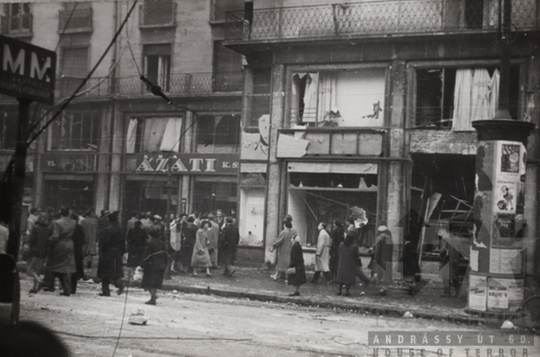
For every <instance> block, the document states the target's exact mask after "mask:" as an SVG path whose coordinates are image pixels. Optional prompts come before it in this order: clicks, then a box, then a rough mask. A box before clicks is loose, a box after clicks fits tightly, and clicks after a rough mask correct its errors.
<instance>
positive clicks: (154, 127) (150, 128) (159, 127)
mask: <svg viewBox="0 0 540 357" xmlns="http://www.w3.org/2000/svg"><path fill="white" fill-rule="evenodd" d="M168 121H169V119H168V118H155V119H146V120H145V121H144V141H143V152H158V151H160V148H161V141H162V139H163V133H164V132H165V127H166V126H167V122H168Z"/></svg>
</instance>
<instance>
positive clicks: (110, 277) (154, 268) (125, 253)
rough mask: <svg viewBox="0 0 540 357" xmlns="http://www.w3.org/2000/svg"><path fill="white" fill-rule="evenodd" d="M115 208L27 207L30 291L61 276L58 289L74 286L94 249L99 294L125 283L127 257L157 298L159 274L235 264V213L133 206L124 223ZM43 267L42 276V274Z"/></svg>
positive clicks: (227, 270)
mask: <svg viewBox="0 0 540 357" xmlns="http://www.w3.org/2000/svg"><path fill="white" fill-rule="evenodd" d="M118 219H119V217H118V212H108V211H106V210H102V211H101V216H100V217H97V216H96V214H95V213H94V212H93V211H91V210H90V211H88V212H86V213H85V214H84V215H83V216H82V217H79V216H78V215H77V214H76V213H74V212H72V211H70V210H69V209H68V208H66V207H62V208H61V209H60V210H58V211H54V210H53V209H47V211H45V212H43V211H41V210H40V209H39V208H32V209H31V210H30V215H29V217H28V220H27V230H26V232H25V234H24V235H23V248H22V255H23V259H26V260H27V272H28V275H29V276H31V277H32V278H33V281H34V284H33V287H32V289H31V290H30V293H33V294H35V293H38V292H39V291H40V290H42V289H43V290H45V291H54V290H55V280H56V278H58V279H59V281H60V284H61V287H62V292H61V295H64V296H70V295H71V294H74V293H76V291H77V281H78V280H80V279H85V276H84V268H85V266H86V268H91V267H92V264H93V262H94V260H95V258H96V256H97V277H98V278H99V279H101V293H100V294H99V295H100V296H104V297H107V296H110V295H111V291H110V285H111V284H113V285H114V286H115V287H116V288H117V293H118V295H120V294H122V293H123V291H124V281H123V278H124V264H125V265H127V266H128V267H131V268H137V267H141V268H142V269H143V272H144V273H143V277H142V282H141V286H142V287H143V288H144V289H146V290H147V291H148V292H149V293H150V300H149V301H147V302H146V303H147V304H151V305H155V304H156V300H157V290H158V289H161V286H162V283H163V279H164V278H166V277H170V275H171V274H173V273H181V272H185V273H192V274H193V275H197V274H198V272H199V271H200V270H204V271H205V273H206V276H207V277H212V273H211V271H210V269H217V268H218V266H219V265H222V266H223V268H224V269H223V275H225V276H227V277H231V276H232V275H233V274H234V273H235V270H234V269H232V264H233V262H234V259H235V252H236V245H237V244H238V242H239V239H240V235H239V232H238V228H237V226H236V224H235V221H234V219H233V218H232V217H225V216H224V215H223V213H222V211H221V210H218V211H217V212H216V216H214V215H213V214H212V213H210V214H208V215H206V216H204V217H199V215H198V214H196V213H193V214H191V215H189V216H188V215H187V214H180V215H174V214H171V215H170V217H169V219H168V222H165V221H164V220H163V219H162V217H161V216H159V215H157V214H156V215H154V214H152V212H143V213H137V212H134V213H133V214H132V216H131V218H130V219H129V220H128V221H127V223H126V228H125V229H123V228H122V227H121V225H120V222H119V221H118ZM42 275H43V279H41V278H40V277H41V276H42Z"/></svg>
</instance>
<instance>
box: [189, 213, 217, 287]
mask: <svg viewBox="0 0 540 357" xmlns="http://www.w3.org/2000/svg"><path fill="white" fill-rule="evenodd" d="M210 230H212V225H211V224H210V222H209V221H203V222H202V223H201V228H199V230H198V231H197V236H196V238H195V245H194V246H193V255H192V256H191V266H192V267H193V275H194V276H197V270H198V269H199V268H206V276H207V277H209V278H210V277H212V274H210V267H211V266H212V261H211V260H210V253H209V252H208V246H209V245H210V239H209V236H210Z"/></svg>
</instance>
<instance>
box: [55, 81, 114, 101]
mask: <svg viewBox="0 0 540 357" xmlns="http://www.w3.org/2000/svg"><path fill="white" fill-rule="evenodd" d="M82 81H83V78H74V77H66V76H63V77H61V78H57V79H56V93H55V94H56V97H57V99H59V98H66V97H69V96H71V95H72V94H73V92H74V91H75V90H76V89H77V87H78V86H79V84H81V82H82ZM109 87H110V78H109V77H94V78H90V79H89V80H88V81H87V82H86V83H85V84H84V86H83V87H82V88H81V89H80V90H79V95H78V96H77V98H95V97H105V96H108V95H109V94H110V92H109Z"/></svg>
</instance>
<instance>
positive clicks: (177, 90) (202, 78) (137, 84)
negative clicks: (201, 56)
mask: <svg viewBox="0 0 540 357" xmlns="http://www.w3.org/2000/svg"><path fill="white" fill-rule="evenodd" d="M167 84H168V86H167V88H162V89H163V91H164V92H166V93H171V94H175V95H199V94H211V93H216V92H237V91H241V90H242V87H243V75H242V72H227V73H219V72H218V73H193V74H187V73H176V74H171V76H170V78H169V81H168V83H167ZM116 90H117V92H118V93H119V94H120V95H144V94H150V91H149V90H148V88H147V87H146V86H145V84H144V83H143V82H142V81H141V79H140V78H139V76H129V77H123V78H118V79H117V86H116Z"/></svg>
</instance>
